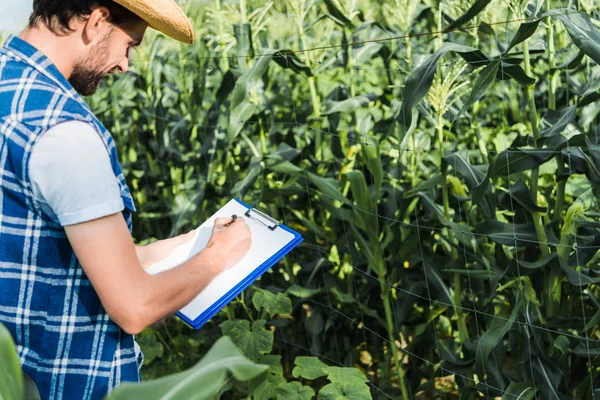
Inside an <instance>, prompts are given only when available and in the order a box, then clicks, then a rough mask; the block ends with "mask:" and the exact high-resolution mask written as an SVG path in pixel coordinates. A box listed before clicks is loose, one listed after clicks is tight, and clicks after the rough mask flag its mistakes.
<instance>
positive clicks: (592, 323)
mask: <svg viewBox="0 0 600 400" xmlns="http://www.w3.org/2000/svg"><path fill="white" fill-rule="evenodd" d="M598 324H600V309H599V310H598V311H596V314H594V316H593V317H592V319H590V320H589V321H588V323H587V324H586V325H585V328H583V330H584V331H589V330H590V329H594V328H595V327H596V326H598Z"/></svg>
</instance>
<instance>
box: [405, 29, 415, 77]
mask: <svg viewBox="0 0 600 400" xmlns="http://www.w3.org/2000/svg"><path fill="white" fill-rule="evenodd" d="M404 48H405V50H406V66H407V67H408V70H409V71H411V70H412V66H413V62H412V46H411V44H410V36H409V35H406V37H405V38H404Z"/></svg>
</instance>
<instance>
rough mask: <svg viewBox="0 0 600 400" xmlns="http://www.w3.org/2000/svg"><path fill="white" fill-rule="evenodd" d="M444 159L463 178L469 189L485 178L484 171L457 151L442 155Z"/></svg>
mask: <svg viewBox="0 0 600 400" xmlns="http://www.w3.org/2000/svg"><path fill="white" fill-rule="evenodd" d="M444 160H445V161H446V163H448V165H450V166H451V167H452V168H454V170H455V171H456V172H457V173H458V174H459V175H460V176H461V177H462V178H463V179H464V180H465V183H466V184H467V186H468V187H469V189H473V188H474V187H477V186H478V185H479V184H481V182H483V180H484V179H485V173H484V172H483V171H481V170H480V169H479V168H476V167H474V166H473V165H471V163H470V162H469V161H468V160H467V159H466V158H465V157H463V156H462V155H461V154H459V153H452V154H450V155H447V156H445V157H444Z"/></svg>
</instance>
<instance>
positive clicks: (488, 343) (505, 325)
mask: <svg viewBox="0 0 600 400" xmlns="http://www.w3.org/2000/svg"><path fill="white" fill-rule="evenodd" d="M522 308H523V300H522V299H521V297H520V296H519V297H518V298H517V301H516V303H515V305H514V308H513V310H512V312H511V314H510V316H509V317H508V319H507V320H506V321H500V320H498V323H497V324H496V325H493V326H491V327H490V328H489V329H488V330H487V331H485V333H484V334H483V335H482V336H481V337H480V338H479V340H478V341H477V348H476V351H475V360H476V365H477V371H478V374H480V376H484V372H483V371H485V365H486V364H487V360H488V358H489V356H490V353H491V352H492V350H494V347H496V346H497V345H498V343H500V341H501V340H502V338H504V335H506V334H507V333H508V331H509V330H510V328H512V326H513V324H514V323H515V321H516V319H517V317H518V316H519V313H520V312H521V309H522Z"/></svg>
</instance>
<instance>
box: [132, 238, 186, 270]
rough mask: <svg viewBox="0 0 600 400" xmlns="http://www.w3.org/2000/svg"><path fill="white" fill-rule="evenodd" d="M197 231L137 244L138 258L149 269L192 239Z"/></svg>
mask: <svg viewBox="0 0 600 400" xmlns="http://www.w3.org/2000/svg"><path fill="white" fill-rule="evenodd" d="M195 233H196V231H191V232H188V233H187V234H185V235H179V236H176V237H173V238H170V239H165V240H159V241H156V242H153V243H150V244H147V245H145V246H135V253H136V255H137V259H138V260H139V262H140V264H141V265H142V267H143V268H144V269H148V268H149V267H150V266H151V265H152V264H154V263H157V262H159V261H162V260H164V259H165V258H167V257H169V256H170V255H171V254H172V253H173V250H175V248H176V247H178V246H180V245H182V244H184V243H186V242H187V241H189V240H191V239H192V238H193V237H194V234H195Z"/></svg>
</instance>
